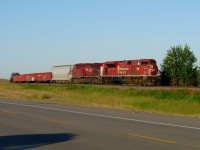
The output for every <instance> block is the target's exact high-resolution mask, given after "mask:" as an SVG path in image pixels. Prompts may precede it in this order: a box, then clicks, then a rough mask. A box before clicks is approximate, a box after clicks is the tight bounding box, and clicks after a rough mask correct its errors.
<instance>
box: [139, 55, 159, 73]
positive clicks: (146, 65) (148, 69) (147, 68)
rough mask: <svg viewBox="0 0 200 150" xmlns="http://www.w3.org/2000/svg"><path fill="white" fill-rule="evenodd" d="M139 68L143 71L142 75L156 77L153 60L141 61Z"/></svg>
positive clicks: (156, 67) (155, 67) (155, 66)
mask: <svg viewBox="0 0 200 150" xmlns="http://www.w3.org/2000/svg"><path fill="white" fill-rule="evenodd" d="M141 66H142V68H143V71H144V75H157V73H158V66H157V63H156V61H155V60H154V59H142V60H141Z"/></svg>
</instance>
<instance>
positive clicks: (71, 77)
mask: <svg viewBox="0 0 200 150" xmlns="http://www.w3.org/2000/svg"><path fill="white" fill-rule="evenodd" d="M158 72H159V71H158V67H157V64H156V61H155V60H154V59H139V60H124V61H109V62H104V63H79V64H75V65H64V66H54V67H53V68H52V72H48V73H36V74H22V75H19V74H17V73H13V74H12V76H11V82H19V83H21V82H28V83H29V82H51V83H72V84H132V85H160V76H159V74H158ZM39 74H40V75H43V77H41V78H38V77H37V76H38V75H39ZM45 75H47V77H44V76H45Z"/></svg>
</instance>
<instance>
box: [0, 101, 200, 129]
mask: <svg viewBox="0 0 200 150" xmlns="http://www.w3.org/2000/svg"><path fill="white" fill-rule="evenodd" d="M0 103H4V104H9V105H16V106H23V107H32V108H38V109H46V110H54V111H60V112H68V113H74V114H82V115H88V116H96V117H104V118H112V119H119V120H127V121H134V122H142V123H149V124H156V125H163V126H171V127H179V128H187V129H195V130H200V128H198V127H190V126H182V125H177V124H168V123H160V122H152V121H145V120H138V119H131V118H123V117H115V116H106V115H100V114H93V113H86V112H79V111H72V110H63V109H57V108H51V107H41V106H33V105H27V104H18V103H10V102H3V101H0Z"/></svg>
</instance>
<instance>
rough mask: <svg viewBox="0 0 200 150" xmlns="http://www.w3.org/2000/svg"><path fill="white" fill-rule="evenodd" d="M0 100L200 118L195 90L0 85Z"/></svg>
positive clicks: (198, 98) (199, 107) (198, 99)
mask: <svg viewBox="0 0 200 150" xmlns="http://www.w3.org/2000/svg"><path fill="white" fill-rule="evenodd" d="M0 97H1V98H12V99H29V100H40V101H45V102H58V103H64V104H75V105H84V106H94V107H107V108H116V109H129V110H132V111H144V112H156V113H166V114H176V115H188V116H193V117H200V91H195V90H135V89H119V88H107V87H98V86H89V85H87V86H84V85H48V84H46V85H45V84H43V85H38V84H37V85H36V84H11V83H9V82H7V81H0Z"/></svg>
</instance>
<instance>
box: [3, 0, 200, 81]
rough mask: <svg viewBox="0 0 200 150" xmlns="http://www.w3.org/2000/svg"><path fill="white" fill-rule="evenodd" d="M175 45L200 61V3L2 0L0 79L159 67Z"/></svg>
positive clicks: (184, 0)
mask: <svg viewBox="0 0 200 150" xmlns="http://www.w3.org/2000/svg"><path fill="white" fill-rule="evenodd" d="M179 44H181V45H183V46H184V45H185V44H188V45H189V46H190V47H191V50H192V51H193V52H194V54H195V56H196V57H197V59H198V61H199V60H200V0H0V78H9V77H10V74H11V73H12V72H20V73H32V72H46V71H51V67H52V66H55V65H66V64H73V63H84V62H103V61H111V60H126V59H141V58H153V59H156V60H157V62H158V65H159V66H160V64H161V63H162V60H163V59H164V57H165V55H166V52H167V50H168V49H169V48H170V47H171V46H175V45H179Z"/></svg>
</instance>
